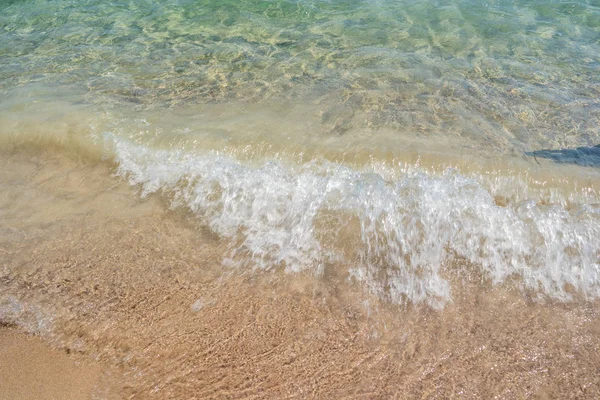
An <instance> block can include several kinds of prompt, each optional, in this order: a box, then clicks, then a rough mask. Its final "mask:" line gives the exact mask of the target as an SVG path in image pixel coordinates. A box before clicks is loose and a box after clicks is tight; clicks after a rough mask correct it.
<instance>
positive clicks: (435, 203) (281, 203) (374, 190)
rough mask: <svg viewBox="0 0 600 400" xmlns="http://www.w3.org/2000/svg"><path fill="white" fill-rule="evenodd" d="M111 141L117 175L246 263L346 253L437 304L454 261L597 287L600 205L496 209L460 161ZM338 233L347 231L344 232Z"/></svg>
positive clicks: (394, 289)
mask: <svg viewBox="0 0 600 400" xmlns="http://www.w3.org/2000/svg"><path fill="white" fill-rule="evenodd" d="M106 138H107V141H108V142H109V143H111V146H114V148H113V151H114V155H115V158H116V161H117V162H118V166H119V167H118V173H119V174H120V175H122V176H126V177H127V178H128V179H129V181H130V182H131V184H133V185H140V186H141V190H142V196H147V195H148V194H150V193H155V192H163V193H165V194H167V195H168V196H171V198H172V200H173V205H174V206H185V207H187V208H189V209H190V210H191V211H192V212H194V213H195V214H197V215H198V216H199V217H200V218H201V220H202V222H203V223H204V224H206V225H207V226H209V227H210V228H211V229H212V230H213V231H214V232H216V233H218V234H219V235H221V236H222V237H225V238H229V239H231V243H232V246H233V247H232V258H233V259H235V260H238V262H239V260H245V261H247V262H249V263H251V264H252V265H253V266H254V267H258V268H263V269H269V268H273V267H276V266H285V269H286V270H287V271H291V272H297V271H301V270H307V269H309V270H313V271H315V273H319V272H320V271H322V270H323V268H324V267H325V266H326V265H327V263H328V262H332V261H342V262H344V263H346V264H347V265H348V266H349V269H350V272H351V273H352V275H353V276H354V277H355V278H357V279H359V280H361V281H363V282H365V283H366V284H367V285H368V286H369V287H370V288H371V289H372V290H373V291H375V292H377V293H378V294H380V295H381V296H384V297H387V298H389V299H391V300H392V301H395V302H404V301H410V302H415V303H418V302H425V303H428V304H430V305H432V306H434V307H440V306H443V304H445V302H447V301H448V300H449V299H450V298H451V295H450V292H451V290H450V289H451V288H450V285H449V283H448V281H446V280H445V279H444V278H443V277H442V274H441V272H442V269H443V268H444V267H445V266H448V265H449V264H450V261H451V260H452V259H455V258H460V259H463V260H465V261H466V263H470V264H471V265H475V266H477V267H478V268H480V270H481V271H482V272H483V273H484V274H485V275H486V276H487V278H489V279H490V280H491V281H492V282H493V283H495V284H500V283H502V282H504V281H506V279H507V278H508V277H509V276H511V275H514V274H516V275H518V276H520V277H521V278H522V285H523V286H522V287H523V288H527V289H533V290H535V291H538V292H540V293H544V294H546V295H549V296H551V297H553V298H557V299H561V300H569V299H570V295H569V293H568V292H567V291H566V290H565V285H566V284H570V285H572V286H573V287H574V288H575V290H577V291H579V292H580V293H582V294H583V295H584V296H587V297H590V298H595V297H598V296H599V295H600V240H599V239H600V207H599V206H598V205H592V204H581V205H580V206H578V207H573V206H570V207H567V206H566V205H565V204H566V203H567V201H566V200H565V201H558V202H556V203H550V204H541V203H540V204H538V203H537V202H536V201H534V200H531V199H530V200H522V201H519V202H517V203H514V204H510V205H508V206H499V205H497V204H496V202H495V200H494V195H495V194H494V193H492V192H491V191H490V189H489V188H488V187H487V186H486V185H484V184H482V183H481V182H480V181H478V180H477V179H476V178H470V177H466V176H463V175H461V174H459V173H457V172H456V171H453V170H452V169H448V170H446V171H445V172H444V173H443V174H439V175H436V174H431V173H426V172H424V170H421V169H419V168H416V167H414V166H413V167H411V168H406V169H404V170H398V171H396V172H395V174H393V175H394V178H393V179H390V178H389V176H386V175H387V174H381V173H377V172H375V170H374V169H371V170H363V171H358V170H355V169H351V168H349V167H346V166H343V165H340V164H336V163H332V162H327V161H324V160H313V161H310V162H307V163H304V164H296V165H285V164H284V163H282V162H281V161H278V162H264V163H262V164H261V165H258V166H250V165H245V164H243V163H241V162H239V161H237V160H236V159H234V158H233V157H229V156H227V155H222V154H217V153H209V154H203V155H199V154H194V153H189V152H188V153H186V152H183V151H179V150H155V149H151V148H148V147H144V146H139V145H134V144H131V143H129V142H126V141H122V140H118V139H116V138H115V137H113V136H112V135H107V136H106ZM384 176H385V178H384ZM519 184H520V185H522V182H521V183H519ZM503 186H506V185H505V184H503ZM354 226H355V227H354ZM353 227H354V228H353ZM341 232H344V233H343V234H344V235H349V237H345V236H344V238H343V240H341V241H340V240H337V239H338V236H339V235H342V233H341ZM348 232H349V233H348ZM340 242H342V244H340ZM452 265H454V266H458V265H461V264H460V263H453V264H452Z"/></svg>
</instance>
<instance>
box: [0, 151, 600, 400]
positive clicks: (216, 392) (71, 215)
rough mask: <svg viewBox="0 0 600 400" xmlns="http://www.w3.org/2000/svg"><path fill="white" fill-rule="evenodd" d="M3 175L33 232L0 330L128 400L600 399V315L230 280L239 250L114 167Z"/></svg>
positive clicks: (567, 308)
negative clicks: (117, 379)
mask: <svg viewBox="0 0 600 400" xmlns="http://www.w3.org/2000/svg"><path fill="white" fill-rule="evenodd" d="M2 163H3V165H2V166H3V167H4V168H2V170H3V171H4V174H3V175H0V179H2V182H3V183H4V184H5V185H6V187H8V188H9V191H12V194H11V195H14V196H20V198H27V199H28V202H27V203H22V204H21V205H20V207H21V208H20V209H19V210H18V212H17V211H15V213H16V214H15V215H17V216H18V215H19V213H21V214H22V215H28V216H29V217H28V218H23V217H18V218H16V217H15V218H16V219H14V218H13V219H10V218H8V217H7V216H6V215H5V216H4V217H3V218H5V221H4V222H5V223H4V226H5V228H7V229H5V230H4V231H3V236H2V242H1V243H0V249H1V250H2V251H0V259H1V261H2V264H1V265H2V270H0V278H1V279H0V282H1V283H0V287H1V289H2V291H1V292H0V293H2V295H1V298H0V319H1V320H2V322H3V323H4V324H14V325H18V326H20V327H21V329H22V330H24V331H27V332H32V333H36V332H38V333H40V335H41V336H43V337H44V338H45V339H44V341H45V342H46V343H49V344H50V345H51V346H52V347H53V348H61V349H66V350H69V351H70V352H71V354H85V355H86V357H88V358H91V359H95V360H97V361H96V362H97V363H98V365H101V366H107V367H111V368H116V369H117V370H119V371H122V382H123V384H122V385H120V386H119V385H117V388H118V389H117V393H116V394H115V398H129V397H131V396H133V397H134V398H157V399H161V398H190V397H196V398H223V397H231V398H257V399H259V398H282V397H291V398H389V397H400V398H414V397H415V396H425V397H428V398H438V397H452V396H462V397H465V398H481V397H482V396H484V397H485V396H490V397H491V396H493V395H498V396H501V397H503V398H521V397H533V396H538V398H544V396H545V397H546V398H595V397H598V396H600V393H599V392H598V390H600V389H599V388H598V387H596V385H594V382H595V380H596V378H597V368H598V366H600V356H599V355H598V352H597V349H598V346H599V345H600V342H599V339H598V338H600V311H598V310H599V309H600V307H598V301H585V300H583V299H576V300H574V301H573V302H571V303H561V302H558V301H551V300H540V299H537V300H536V296H535V294H531V296H529V295H527V293H522V292H520V291H519V290H516V289H514V288H511V286H510V285H509V284H508V283H507V284H504V285H499V286H492V285H491V284H490V283H485V281H484V280H483V279H482V277H481V276H480V275H478V274H477V273H475V274H473V275H472V276H469V272H468V271H469V270H468V266H465V268H466V269H465V271H466V274H465V275H460V276H456V277H452V276H448V277H447V278H448V279H449V280H450V281H451V284H452V287H453V300H452V302H450V303H448V304H447V305H446V307H445V308H444V309H443V310H440V311H435V310H431V309H429V308H428V307H426V306H414V305H406V306H398V305H394V304H391V303H388V302H386V301H383V300H381V299H379V298H377V296H375V295H373V294H370V293H369V292H368V291H367V290H365V288H364V287H362V286H361V285H360V284H358V283H356V282H354V281H352V280H350V279H349V277H348V275H347V267H345V266H336V265H328V266H327V268H326V269H325V271H324V272H323V274H322V275H319V276H315V275H313V274H310V273H304V274H302V273H300V274H286V273H284V272H283V271H282V270H271V271H263V272H261V271H259V270H256V269H254V270H253V269H251V268H230V267H226V266H223V265H222V264H221V261H222V259H223V255H224V254H226V253H227V251H228V244H227V243H226V241H223V240H221V239H220V238H219V237H217V236H216V235H214V234H212V233H210V232H208V231H207V230H204V229H201V228H198V226H197V224H196V221H195V220H193V219H190V215H189V213H185V212H182V211H178V210H167V208H168V207H166V205H165V203H164V201H163V200H162V199H161V198H160V197H159V196H150V197H149V198H147V199H145V200H139V199H138V197H137V196H136V195H135V189H134V188H131V187H129V186H128V185H127V184H126V183H125V182H118V181H117V182H116V183H115V181H114V178H113V177H112V176H111V174H110V171H109V169H108V167H107V166H105V165H82V164H81V163H78V162H77V161H73V160H69V159H66V158H61V157H54V158H52V157H47V156H44V155H34V156H32V155H31V154H29V155H28V156H23V155H16V156H15V157H13V158H11V159H3V160H2ZM6 218H8V219H6ZM472 272H473V271H472ZM66 350H63V351H66ZM26 357H29V355H26ZM31 357H33V354H31ZM26 382H29V384H33V381H26Z"/></svg>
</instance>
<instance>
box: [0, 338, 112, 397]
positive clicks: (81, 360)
mask: <svg viewBox="0 0 600 400" xmlns="http://www.w3.org/2000/svg"><path fill="white" fill-rule="evenodd" d="M117 381H118V378H116V377H115V376H114V368H113V367H111V366H109V365H105V364H102V363H98V362H94V361H93V360H90V358H89V357H87V356H85V355H81V354H71V353H70V352H69V353H67V352H66V351H60V350H57V349H55V348H53V347H52V346H51V345H49V344H48V343H46V341H44V340H43V339H42V338H39V337H37V336H33V335H28V334H27V333H25V332H22V331H21V330H19V329H16V328H15V327H9V326H0V382H2V383H1V384H0V399H2V400H26V399H37V400H53V399H64V400H84V399H86V400H87V399H90V398H102V399H112V398H117V397H116V391H117V389H116V388H117Z"/></svg>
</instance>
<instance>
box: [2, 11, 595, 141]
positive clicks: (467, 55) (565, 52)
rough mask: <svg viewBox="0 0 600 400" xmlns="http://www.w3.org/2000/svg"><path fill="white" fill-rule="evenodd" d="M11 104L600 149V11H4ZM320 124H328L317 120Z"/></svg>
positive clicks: (5, 74) (6, 88)
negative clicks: (283, 118)
mask: <svg viewBox="0 0 600 400" xmlns="http://www.w3.org/2000/svg"><path fill="white" fill-rule="evenodd" d="M1 9H2V16H0V59H1V62H0V89H1V90H2V91H3V93H4V96H7V92H10V91H11V90H12V89H14V88H16V87H23V86H28V85H33V84H37V85H48V86H51V87H55V86H60V87H63V88H65V87H67V88H69V89H70V90H72V91H73V92H74V93H76V94H77V97H80V98H79V99H77V101H82V102H85V103H88V104H93V105H95V106H96V107H102V108H103V109H105V108H108V109H112V108H120V107H134V108H135V109H138V110H139V109H148V108H169V109H177V108H178V107H186V106H188V107H189V106H190V104H206V103H228V102H235V104H240V102H241V103H242V105H243V104H244V103H252V104H254V103H256V102H264V101H267V100H272V101H276V102H279V101H283V100H285V101H293V102H296V103H298V102H300V103H308V104H314V103H318V104H319V105H320V107H319V110H318V111H312V114H315V115H314V118H315V119H319V118H320V122H321V129H322V130H323V131H325V132H326V133H332V134H344V133H346V132H348V131H350V130H352V129H371V130H377V129H381V128H390V129H394V130H399V131H403V132H404V133H407V132H410V133H412V134H415V135H435V136H446V137H455V138H458V139H459V140H462V141H465V142H466V143H469V144H471V143H475V146H476V147H480V148H483V147H485V148H491V149H493V150H494V151H503V152H506V151H517V152H520V151H521V152H522V151H526V150H529V151H531V150H539V149H544V148H558V147H569V146H570V147H573V146H590V145H593V144H597V143H598V142H599V141H600V138H599V136H600V131H599V126H600V111H599V110H600V108H599V107H600V105H599V100H598V98H599V97H600V77H599V75H600V74H599V72H598V71H599V69H600V39H599V38H600V3H598V2H594V1H587V2H586V1H574V2H573V1H569V2H558V1H552V2H548V1H525V2H519V1H495V2H486V3H483V2H479V1H463V0H460V1H456V0H455V1H450V2H436V1H416V2H414V1H366V0H361V1H243V2H238V1H163V2H155V1H108V2H107V1H64V0H60V1H56V0H55V1H11V2H7V1H3V2H2V6H1ZM316 114H319V115H316Z"/></svg>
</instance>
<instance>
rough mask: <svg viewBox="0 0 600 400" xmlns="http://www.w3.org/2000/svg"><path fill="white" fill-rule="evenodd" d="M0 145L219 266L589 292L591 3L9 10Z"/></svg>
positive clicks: (379, 286) (593, 257) (296, 2)
mask: <svg viewBox="0 0 600 400" xmlns="http://www.w3.org/2000/svg"><path fill="white" fill-rule="evenodd" d="M0 143H1V145H2V146H3V147H4V148H6V149H9V148H17V147H19V146H29V147H34V148H35V147H38V148H44V149H48V148H51V149H54V150H53V151H57V152H61V153H64V154H68V155H70V156H75V157H83V158H84V159H85V160H86V161H85V162H89V163H98V162H100V163H107V164H108V165H111V166H113V167H111V168H113V171H114V172H113V173H114V176H113V178H111V179H113V180H115V181H119V180H123V179H124V180H127V181H128V182H130V183H131V184H132V185H134V186H135V187H136V188H138V190H139V194H140V196H141V197H142V198H145V197H146V196H148V195H150V194H160V195H161V196H163V198H165V199H166V200H167V203H168V205H169V206H170V207H172V208H176V209H184V210H188V211H189V214H188V218H189V219H191V220H193V221H194V223H195V224H197V225H198V226H199V227H202V229H209V230H210V231H211V232H213V233H214V234H215V235H217V236H218V237H219V238H220V240H223V241H225V242H226V243H228V250H227V251H226V252H224V254H223V256H222V258H221V260H220V262H221V263H223V265H226V266H231V265H234V266H238V267H240V268H245V269H247V270H257V269H258V270H267V271H268V270H278V269H283V270H285V271H287V272H290V273H297V272H300V271H312V272H313V273H314V274H315V275H317V276H319V275H320V274H323V273H324V272H325V271H326V270H327V268H333V267H332V265H334V264H335V265H338V266H339V265H342V266H343V268H344V269H345V270H346V271H347V273H348V276H349V278H348V279H351V280H355V281H357V282H361V284H362V285H363V286H364V287H365V288H366V289H368V290H369V291H371V292H373V293H376V294H377V295H378V296H380V297H381V298H383V299H386V300H389V301H391V302H392V303H397V304H407V303H414V304H417V303H424V304H429V305H431V306H434V307H436V308H443V307H444V305H445V304H446V303H447V302H448V301H451V300H452V294H453V287H452V285H451V284H450V283H449V281H448V280H447V279H446V277H445V275H447V274H448V273H449V271H450V272H451V271H455V270H460V269H461V268H467V267H466V266H467V265H469V266H471V267H472V266H474V268H475V269H476V270H478V271H479V273H481V274H482V276H483V279H484V280H486V281H489V282H492V283H493V284H503V283H504V282H506V281H507V280H508V279H509V278H510V279H513V278H515V277H517V278H518V286H519V287H520V288H521V289H522V290H529V291H533V292H534V293H537V294H538V295H540V296H547V297H549V298H554V299H559V300H564V301H568V300H570V299H571V298H572V295H573V294H574V293H577V295H579V296H583V297H585V298H589V299H595V298H597V297H598V296H600V192H599V191H600V170H599V169H598V167H600V164H598V163H595V162H594V160H595V159H594V158H593V155H594V153H593V151H594V150H593V149H594V146H595V145H597V144H599V143H600V3H598V2H597V1H594V0H588V1H583V0H578V1H568V2H567V1H553V2H548V1H537V0H532V1H525V2H523V1H500V0H499V1H489V2H481V1H473V0H452V1H447V2H440V1H433V0H426V1H425V0H424V1H391V0H330V1H325V0H323V1H316V0H315V1H309V0H272V1H258V0H252V1H229V0H228V1H214V0H202V1H200V0H199V1H192V0H169V1H161V2H156V1H145V0H136V1H124V0H115V1H99V0H85V1H74V0H50V1H47V0H43V1H42V0H15V1H7V0H3V1H2V2H1V4H0ZM577 148H582V149H589V151H591V153H590V154H592V158H589V157H588V158H585V157H584V156H582V157H583V158H582V159H586V160H588V161H589V162H584V163H578V162H576V161H577V157H576V158H575V162H569V160H573V158H569V157H566V158H565V160H566V162H563V163H560V162H558V163H557V162H556V161H561V157H560V155H561V154H562V153H561V151H573V150H572V149H577ZM568 149H571V150H568ZM544 151H546V152H550V153H544ZM574 151H577V150H574ZM552 152H554V153H552ZM545 154H556V155H557V156H556V157H554V158H553V157H544V155H545ZM565 154H567V153H565ZM590 160H591V161H590ZM563 161H564V160H563ZM580 164H583V165H580ZM23 201H24V200H23ZM13 206H14V204H13V205H10V204H9V205H6V206H5V208H6V210H5V211H4V212H5V213H6V212H9V211H7V210H9V209H10V208H11V207H13ZM471 267H469V268H471Z"/></svg>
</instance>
